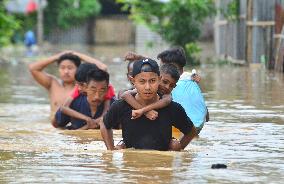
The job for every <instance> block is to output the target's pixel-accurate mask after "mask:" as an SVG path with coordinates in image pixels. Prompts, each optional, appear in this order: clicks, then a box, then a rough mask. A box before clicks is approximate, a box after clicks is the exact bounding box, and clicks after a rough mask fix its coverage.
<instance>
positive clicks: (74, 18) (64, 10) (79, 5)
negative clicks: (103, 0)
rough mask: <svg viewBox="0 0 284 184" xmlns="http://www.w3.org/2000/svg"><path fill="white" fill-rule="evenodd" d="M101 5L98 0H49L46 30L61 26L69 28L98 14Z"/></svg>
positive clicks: (45, 11) (45, 13) (46, 10)
mask: <svg viewBox="0 0 284 184" xmlns="http://www.w3.org/2000/svg"><path fill="white" fill-rule="evenodd" d="M100 10H101V5H100V3H99V2H98V1H97V0H60V1H54V0H48V5H47V7H46V8H45V9H44V25H45V30H46V31H48V30H50V29H53V28H56V27H59V28H62V29H67V28H69V27H71V26H73V25H76V24H80V23H81V22H82V21H83V20H85V19H86V18H88V17H92V16H95V15H97V14H98V13H99V12H100Z"/></svg>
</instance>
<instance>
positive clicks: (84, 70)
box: [75, 63, 98, 82]
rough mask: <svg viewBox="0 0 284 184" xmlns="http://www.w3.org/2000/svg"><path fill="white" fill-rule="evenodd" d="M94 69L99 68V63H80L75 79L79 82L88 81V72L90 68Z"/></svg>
mask: <svg viewBox="0 0 284 184" xmlns="http://www.w3.org/2000/svg"><path fill="white" fill-rule="evenodd" d="M93 69H98V67H97V65H95V64H92V63H82V64H80V66H79V67H78V69H77V71H76V74H75V80H76V81H77V82H87V74H88V72H89V71H90V70H93Z"/></svg>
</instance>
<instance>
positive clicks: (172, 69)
mask: <svg viewBox="0 0 284 184" xmlns="http://www.w3.org/2000/svg"><path fill="white" fill-rule="evenodd" d="M160 71H161V73H164V74H169V75H170V76H171V77H172V78H173V79H174V80H175V81H178V80H179V77H180V74H179V72H178V69H177V67H176V66H175V65H173V64H164V65H162V66H161V68H160Z"/></svg>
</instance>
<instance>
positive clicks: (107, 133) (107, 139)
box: [100, 121, 114, 150]
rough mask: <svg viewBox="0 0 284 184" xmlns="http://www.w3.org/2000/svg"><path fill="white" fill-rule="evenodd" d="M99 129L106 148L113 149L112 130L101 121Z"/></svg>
mask: <svg viewBox="0 0 284 184" xmlns="http://www.w3.org/2000/svg"><path fill="white" fill-rule="evenodd" d="M100 131H101V135H102V138H103V140H104V143H105V145H106V147H107V150H114V142H113V131H112V129H107V128H106V127H105V124H104V122H103V121H101V122H100Z"/></svg>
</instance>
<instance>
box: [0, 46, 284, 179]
mask: <svg viewBox="0 0 284 184" xmlns="http://www.w3.org/2000/svg"><path fill="white" fill-rule="evenodd" d="M97 52H98V55H99V54H100V53H101V52H106V53H107V52H109V51H101V50H98V51H97ZM123 54H124V50H123V49H122V50H119V51H117V53H111V54H110V55H108V57H106V58H105V62H106V63H107V65H108V66H109V72H110V74H111V83H112V84H113V85H114V87H115V89H116V92H118V90H119V89H124V88H127V81H126V63H124V62H123V61H121V60H120V59H119V58H118V57H120V56H122V55H123ZM111 58H113V59H111ZM49 69H50V71H53V72H54V71H55V70H54V68H49ZM190 69H192V68H190ZM197 70H198V72H199V73H200V75H201V77H202V81H201V88H202V91H203V92H204V96H205V99H206V103H207V106H208V109H209V112H210V121H209V122H208V123H206V124H205V126H204V128H203V130H202V131H201V134H200V136H199V137H198V138H196V139H194V140H193V141H192V143H191V144H190V145H188V146H187V147H186V150H185V151H182V152H159V151H138V150H123V151H113V152H111V151H106V148H105V146H104V143H103V141H102V139H101V136H100V132H99V131H93V130H92V131H90V130H87V131H63V130H57V129H54V128H52V127H51V125H50V123H49V113H50V109H49V101H48V95H47V93H46V91H45V90H44V89H43V88H42V87H40V86H39V85H37V84H36V83H35V82H34V81H33V79H32V77H31V76H30V74H29V73H28V70H27V62H26V59H25V60H23V61H22V60H19V61H17V62H14V63H13V62H12V63H11V64H7V63H3V64H0V86H1V87H0V89H1V90H0V183H283V181H284V175H283V172H284V154H283V153H284V75H283V74H282V73H274V72H270V71H266V70H264V69H263V67H261V66H260V67H258V66H256V67H255V66H253V67H237V66H228V65H225V66H210V65H202V66H201V67H198V68H197ZM114 137H115V141H116V142H117V141H119V140H120V139H121V138H120V137H121V133H120V131H116V132H115V135H114ZM216 163H222V164H226V165H227V166H228V168H227V169H211V165H212V164H216ZM281 181H282V182H281Z"/></svg>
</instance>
